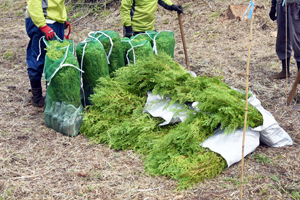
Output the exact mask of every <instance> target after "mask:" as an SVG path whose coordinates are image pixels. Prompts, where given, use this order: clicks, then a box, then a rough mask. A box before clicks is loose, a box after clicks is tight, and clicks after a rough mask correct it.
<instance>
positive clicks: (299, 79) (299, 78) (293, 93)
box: [287, 71, 300, 111]
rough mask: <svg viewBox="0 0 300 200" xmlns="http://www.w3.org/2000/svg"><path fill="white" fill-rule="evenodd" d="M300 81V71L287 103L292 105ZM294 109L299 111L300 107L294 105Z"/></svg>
mask: <svg viewBox="0 0 300 200" xmlns="http://www.w3.org/2000/svg"><path fill="white" fill-rule="evenodd" d="M299 81H300V71H299V72H298V75H297V77H296V80H295V82H294V85H293V87H292V90H291V92H290V95H289V98H288V99H287V105H290V104H291V103H292V100H293V98H294V96H295V93H296V89H297V86H298V84H299ZM292 109H293V110H297V111H300V107H299V106H292Z"/></svg>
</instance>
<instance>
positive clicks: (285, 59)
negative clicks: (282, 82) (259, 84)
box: [269, 0, 300, 80]
mask: <svg viewBox="0 0 300 200" xmlns="http://www.w3.org/2000/svg"><path fill="white" fill-rule="evenodd" d="M283 1H284V0H272V1H271V3H272V7H271V10H270V13H269V16H270V19H271V20H273V21H275V20H277V40H276V53H277V55H278V58H279V59H280V60H281V62H282V70H281V72H279V73H277V74H275V75H273V76H271V77H270V79H271V80H273V79H283V78H286V71H287V74H288V77H290V58H291V55H292V50H293V51H294V58H295V60H296V61H297V68H298V71H299V69H300V0H285V3H286V4H287V35H286V12H285V4H284V5H282V4H283ZM276 12H277V16H276ZM286 39H287V49H286ZM286 51H287V54H286Z"/></svg>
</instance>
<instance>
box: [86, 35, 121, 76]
mask: <svg viewBox="0 0 300 200" xmlns="http://www.w3.org/2000/svg"><path fill="white" fill-rule="evenodd" d="M89 37H90V38H95V39H97V40H99V41H100V42H101V43H102V45H103V47H104V49H105V52H106V55H107V57H108V60H109V63H108V67H109V73H110V74H111V73H113V72H114V71H116V70H117V69H119V68H120V67H123V66H125V62H124V57H123V52H122V47H121V38H120V35H119V33H117V32H115V31H95V32H91V33H89Z"/></svg>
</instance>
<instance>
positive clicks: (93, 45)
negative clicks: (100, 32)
mask: <svg viewBox="0 0 300 200" xmlns="http://www.w3.org/2000/svg"><path fill="white" fill-rule="evenodd" d="M76 55H77V59H78V62H79V64H80V65H81V63H82V66H81V69H82V70H83V71H84V73H83V74H82V78H83V91H84V98H85V102H86V105H91V104H92V103H91V102H90V100H89V97H90V95H91V94H93V93H94V92H93V88H94V87H95V86H96V84H97V81H98V79H99V78H100V77H106V76H109V71H108V63H107V58H106V54H105V50H104V48H103V46H102V45H101V44H100V43H99V42H98V41H97V40H95V39H92V38H88V39H87V40H86V41H84V42H81V43H79V44H78V45H77V47H76ZM82 55H84V58H83V61H82Z"/></svg>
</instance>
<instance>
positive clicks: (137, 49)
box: [121, 38, 153, 64]
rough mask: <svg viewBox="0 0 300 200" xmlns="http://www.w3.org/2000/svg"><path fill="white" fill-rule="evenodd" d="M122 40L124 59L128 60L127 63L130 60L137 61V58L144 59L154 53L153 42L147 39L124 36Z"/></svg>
mask: <svg viewBox="0 0 300 200" xmlns="http://www.w3.org/2000/svg"><path fill="white" fill-rule="evenodd" d="M121 41H122V50H123V54H124V60H126V63H127V64H128V63H129V62H131V63H135V62H136V61H137V60H144V59H146V58H147V57H149V56H151V55H152V54H153V50H152V47H151V44H150V42H149V41H148V40H146V39H143V38H140V39H136V38H134V39H128V38H123V39H122V40H121Z"/></svg>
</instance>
